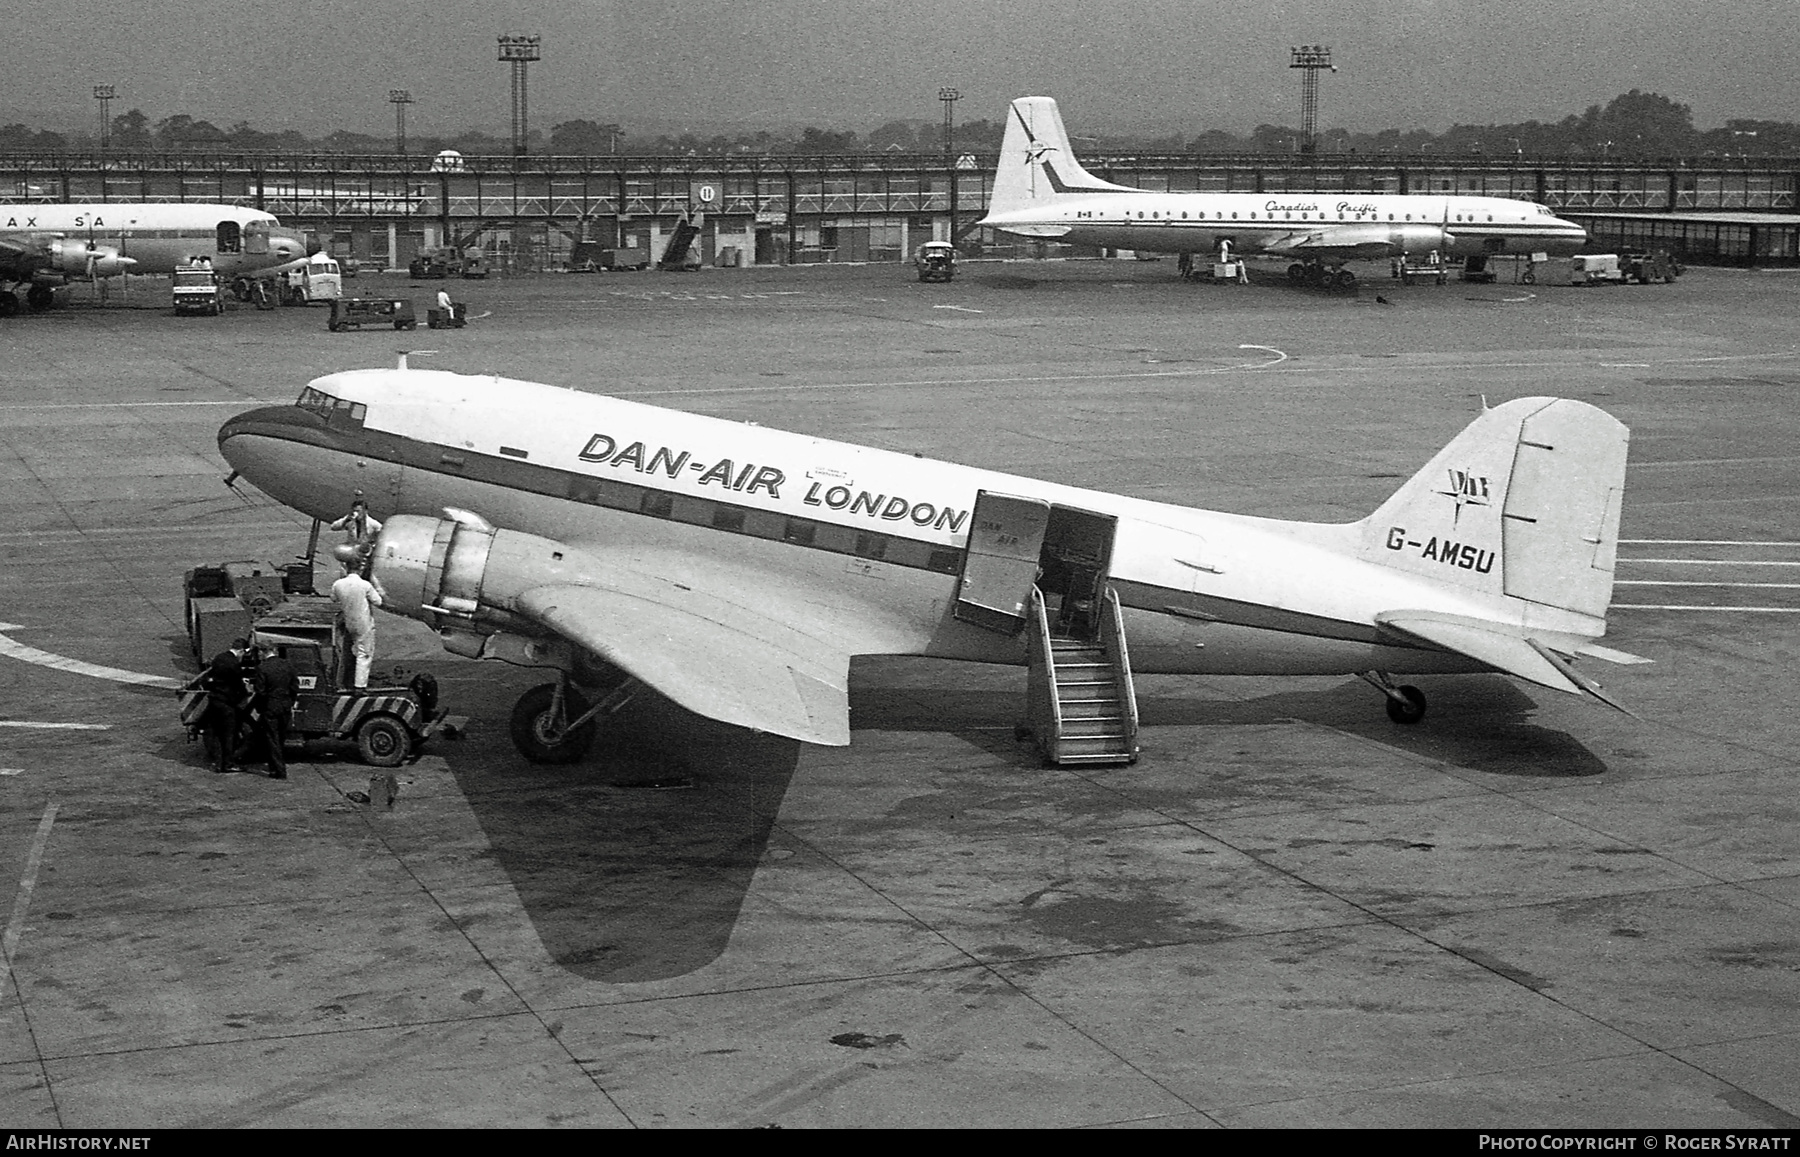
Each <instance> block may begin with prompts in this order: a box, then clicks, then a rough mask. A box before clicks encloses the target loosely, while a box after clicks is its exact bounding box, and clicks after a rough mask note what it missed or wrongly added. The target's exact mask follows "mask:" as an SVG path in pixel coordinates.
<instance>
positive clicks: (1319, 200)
mask: <svg viewBox="0 0 1800 1157" xmlns="http://www.w3.org/2000/svg"><path fill="white" fill-rule="evenodd" d="M980 223H981V224H982V225H987V226H991V227H993V228H995V229H999V230H1001V231H1003V232H1006V233H1013V234H1016V235H1018V236H1021V237H1035V238H1039V239H1045V240H1057V241H1067V242H1069V243H1071V244H1078V245H1100V246H1106V247H1116V248H1120V249H1135V250H1140V251H1143V252H1149V253H1179V254H1184V255H1192V254H1195V253H1207V252H1217V251H1220V247H1221V245H1224V246H1226V247H1228V249H1230V250H1236V251H1237V252H1239V253H1244V254H1260V255H1263V256H1267V257H1278V258H1287V259H1291V260H1292V262H1293V264H1291V265H1290V266H1288V277H1289V279H1290V280H1293V281H1296V282H1310V283H1312V284H1321V283H1323V284H1328V285H1331V286H1334V287H1336V288H1339V289H1349V288H1351V287H1353V286H1354V285H1355V284H1356V275H1355V274H1353V273H1351V272H1350V271H1349V270H1348V269H1345V268H1344V267H1343V263H1344V262H1346V261H1350V260H1353V259H1356V258H1371V257H1389V256H1394V255H1397V254H1401V253H1428V252H1430V251H1432V250H1437V251H1438V252H1439V253H1442V254H1444V255H1446V256H1458V257H1462V258H1464V260H1465V267H1466V268H1467V269H1468V270H1469V271H1470V272H1480V271H1481V270H1482V269H1483V268H1485V266H1486V264H1487V259H1488V258H1489V257H1490V256H1493V255H1495V254H1500V253H1545V254H1552V255H1557V254H1563V255H1566V254H1570V253H1574V252H1576V251H1577V250H1578V249H1580V248H1581V246H1582V245H1583V244H1584V243H1585V242H1586V240H1587V233H1586V231H1585V230H1583V229H1582V228H1581V226H1579V225H1577V224H1575V223H1574V222H1572V221H1564V220H1563V219H1562V218H1560V217H1557V216H1554V215H1553V214H1552V213H1551V212H1550V210H1549V209H1547V208H1545V207H1544V206H1542V205H1539V204H1536V203H1535V202H1531V201H1517V200H1512V199H1509V198H1505V197H1460V196H1441V195H1440V196H1423V195H1421V196H1413V195H1404V196H1394V195H1391V194H1386V193H1295V192H1285V193H1159V192H1154V191H1152V190H1149V189H1134V188H1132V187H1130V186H1129V185H1115V184H1113V183H1112V182H1110V181H1103V180H1101V179H1100V178H1098V177H1095V176H1093V175H1092V174H1090V173H1089V172H1088V171H1087V170H1086V169H1084V168H1082V167H1081V163H1080V162H1079V161H1077V160H1076V159H1075V154H1074V152H1073V151H1072V150H1071V149H1070V148H1069V134H1068V133H1067V132H1066V131H1065V130H1064V129H1063V122H1062V114H1061V113H1059V112H1058V111H1057V108H1056V102H1055V101H1054V100H1051V99H1050V98H1049V97H1043V96H1027V97H1021V98H1020V99H1018V100H1015V101H1013V102H1012V107H1011V108H1010V109H1009V110H1008V112H1007V120H1006V137H1005V139H1004V140H1003V141H1002V143H1001V146H1000V161H999V167H998V168H997V169H996V170H995V173H994V192H993V195H992V197H991V198H990V199H989V201H988V214H987V216H986V217H984V218H983V219H982V220H981V222H980Z"/></svg>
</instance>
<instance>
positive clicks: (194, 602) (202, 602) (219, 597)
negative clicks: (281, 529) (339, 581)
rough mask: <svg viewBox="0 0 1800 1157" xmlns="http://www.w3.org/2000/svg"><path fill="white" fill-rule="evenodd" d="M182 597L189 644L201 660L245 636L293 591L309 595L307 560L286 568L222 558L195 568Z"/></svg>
mask: <svg viewBox="0 0 1800 1157" xmlns="http://www.w3.org/2000/svg"><path fill="white" fill-rule="evenodd" d="M181 586H182V593H183V595H185V596H186V601H187V633H188V648H189V649H190V650H191V651H193V653H194V658H195V659H196V660H197V661H199V662H201V663H205V662H206V661H207V660H209V659H211V658H212V657H213V656H214V655H217V654H218V653H219V652H220V651H223V650H224V649H225V648H226V647H228V646H230V645H231V640H233V639H242V638H246V637H248V636H249V634H250V626H251V624H252V623H254V622H255V621H256V620H258V619H260V618H262V617H263V616H264V615H267V614H269V613H270V612H271V611H273V610H274V609H275V608H276V607H278V606H280V605H281V604H282V603H284V602H286V601H287V600H288V599H289V598H290V597H293V596H295V595H310V594H312V593H313V581H312V564H311V563H306V562H296V563H289V564H287V565H286V566H276V565H274V564H264V563H260V562H250V561H247V560H246V561H242V562H226V563H220V564H219V565H218V566H197V567H195V568H194V569H193V570H190V571H188V572H187V575H186V576H185V577H184V578H183V579H182V584H181Z"/></svg>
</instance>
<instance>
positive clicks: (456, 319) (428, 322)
mask: <svg viewBox="0 0 1800 1157" xmlns="http://www.w3.org/2000/svg"><path fill="white" fill-rule="evenodd" d="M468 312H469V307H468V306H467V305H465V304H464V303H462V302H460V301H453V302H451V303H450V308H449V309H441V308H439V307H438V306H435V305H434V306H432V307H431V308H430V309H428V310H426V311H425V328H426V329H461V328H462V327H463V326H465V325H468V324H469V322H468Z"/></svg>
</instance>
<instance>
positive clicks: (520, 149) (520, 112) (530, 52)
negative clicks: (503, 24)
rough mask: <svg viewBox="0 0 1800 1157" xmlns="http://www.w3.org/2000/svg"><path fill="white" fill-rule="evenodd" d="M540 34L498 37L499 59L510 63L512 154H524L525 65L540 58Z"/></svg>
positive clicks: (541, 38)
mask: <svg viewBox="0 0 1800 1157" xmlns="http://www.w3.org/2000/svg"><path fill="white" fill-rule="evenodd" d="M543 39H544V38H543V37H542V36H502V37H500V60H501V62H502V63H506V64H511V65H512V147H513V156H515V157H522V156H524V155H525V136H526V132H527V128H526V123H525V66H526V65H528V64H530V63H531V62H532V61H534V60H538V59H540V58H541V54H540V52H539V48H538V46H539V45H540V44H541V43H542V42H543Z"/></svg>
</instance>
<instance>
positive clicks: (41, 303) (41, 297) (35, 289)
mask: <svg viewBox="0 0 1800 1157" xmlns="http://www.w3.org/2000/svg"><path fill="white" fill-rule="evenodd" d="M25 304H26V305H29V306H30V307H31V309H32V312H33V313H42V312H44V311H45V310H46V309H49V308H50V307H51V306H52V305H54V304H56V293H55V292H54V291H53V290H52V289H51V288H50V287H49V286H48V285H34V286H32V287H31V288H30V289H27V290H26V291H25Z"/></svg>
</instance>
